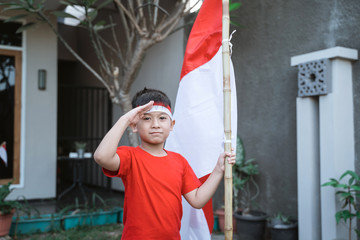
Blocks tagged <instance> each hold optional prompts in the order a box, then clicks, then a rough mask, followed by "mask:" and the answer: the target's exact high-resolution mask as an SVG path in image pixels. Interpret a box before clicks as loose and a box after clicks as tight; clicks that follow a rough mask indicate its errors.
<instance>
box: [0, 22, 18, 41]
mask: <svg viewBox="0 0 360 240" xmlns="http://www.w3.org/2000/svg"><path fill="white" fill-rule="evenodd" d="M19 27H21V23H13V22H9V23H5V22H4V20H0V45H7V46H16V47H21V39H22V34H21V33H16V30H17V29H18V28H19Z"/></svg>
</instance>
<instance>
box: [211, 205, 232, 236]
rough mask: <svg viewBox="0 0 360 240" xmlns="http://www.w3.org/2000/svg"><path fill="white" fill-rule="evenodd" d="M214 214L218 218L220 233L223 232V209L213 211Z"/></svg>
mask: <svg viewBox="0 0 360 240" xmlns="http://www.w3.org/2000/svg"><path fill="white" fill-rule="evenodd" d="M215 214H216V215H217V216H218V224H219V229H220V231H221V232H224V230H225V210H224V209H223V208H221V209H218V210H216V211H215ZM233 233H236V219H235V217H234V216H233Z"/></svg>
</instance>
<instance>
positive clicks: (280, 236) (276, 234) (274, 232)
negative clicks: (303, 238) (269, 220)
mask: <svg viewBox="0 0 360 240" xmlns="http://www.w3.org/2000/svg"><path fill="white" fill-rule="evenodd" d="M270 228H271V239H272V240H297V239H298V224H297V222H292V223H290V224H273V225H272V226H271V227H270Z"/></svg>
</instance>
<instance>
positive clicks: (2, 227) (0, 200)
mask: <svg viewBox="0 0 360 240" xmlns="http://www.w3.org/2000/svg"><path fill="white" fill-rule="evenodd" d="M11 183H12V181H10V182H9V183H8V184H6V185H2V186H1V187H0V236H6V235H8V234H9V230H10V227H11V220H12V216H13V215H14V213H15V210H16V209H17V208H19V207H20V203H19V202H18V201H9V200H6V198H7V197H8V196H9V194H10V193H11V191H12V190H13V189H10V185H11Z"/></svg>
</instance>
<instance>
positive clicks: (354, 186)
mask: <svg viewBox="0 0 360 240" xmlns="http://www.w3.org/2000/svg"><path fill="white" fill-rule="evenodd" d="M350 188H351V189H354V190H355V191H360V186H359V185H352V186H350Z"/></svg>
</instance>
